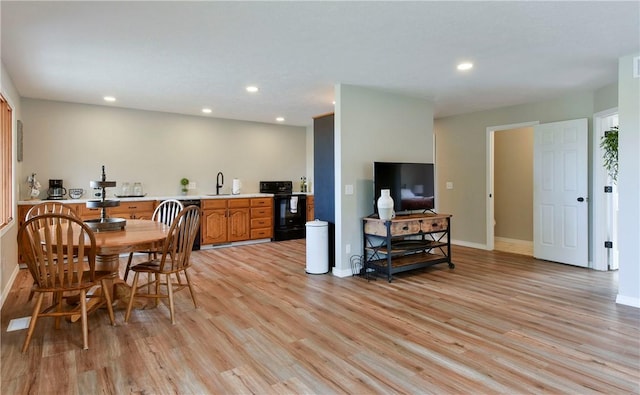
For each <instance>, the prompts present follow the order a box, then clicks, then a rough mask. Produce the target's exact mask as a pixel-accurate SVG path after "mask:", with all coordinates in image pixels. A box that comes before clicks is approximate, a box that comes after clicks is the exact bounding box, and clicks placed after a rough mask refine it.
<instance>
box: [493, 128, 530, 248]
mask: <svg viewBox="0 0 640 395" xmlns="http://www.w3.org/2000/svg"><path fill="white" fill-rule="evenodd" d="M493 177H494V195H493V196H494V201H495V204H494V249H495V250H498V251H504V252H511V253H516V254H521V255H527V256H533V128H532V127H524V128H517V129H508V130H500V131H496V132H495V133H494V173H493Z"/></svg>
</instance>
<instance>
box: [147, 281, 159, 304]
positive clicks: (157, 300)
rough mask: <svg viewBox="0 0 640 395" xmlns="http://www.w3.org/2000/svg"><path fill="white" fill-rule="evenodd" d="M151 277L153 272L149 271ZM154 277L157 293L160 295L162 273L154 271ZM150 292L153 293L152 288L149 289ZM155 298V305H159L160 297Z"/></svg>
mask: <svg viewBox="0 0 640 395" xmlns="http://www.w3.org/2000/svg"><path fill="white" fill-rule="evenodd" d="M149 278H151V273H149ZM153 279H154V281H155V285H156V295H160V275H159V274H158V273H153ZM149 293H151V290H149ZM153 300H154V302H153V303H154V306H155V307H158V302H159V301H160V298H153Z"/></svg>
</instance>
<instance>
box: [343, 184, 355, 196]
mask: <svg viewBox="0 0 640 395" xmlns="http://www.w3.org/2000/svg"><path fill="white" fill-rule="evenodd" d="M344 194H345V195H353V185H351V184H347V185H345V186H344Z"/></svg>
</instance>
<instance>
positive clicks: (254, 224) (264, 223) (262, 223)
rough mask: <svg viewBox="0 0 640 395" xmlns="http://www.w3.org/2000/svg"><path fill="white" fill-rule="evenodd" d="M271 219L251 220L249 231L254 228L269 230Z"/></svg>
mask: <svg viewBox="0 0 640 395" xmlns="http://www.w3.org/2000/svg"><path fill="white" fill-rule="evenodd" d="M271 224H272V222H271V217H269V218H251V229H255V228H270V227H271Z"/></svg>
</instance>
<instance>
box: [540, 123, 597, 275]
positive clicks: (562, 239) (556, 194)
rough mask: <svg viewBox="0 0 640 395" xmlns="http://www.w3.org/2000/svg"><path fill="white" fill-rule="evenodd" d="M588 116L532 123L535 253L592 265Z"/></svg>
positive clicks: (578, 264) (551, 258) (546, 258)
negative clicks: (589, 239)
mask: <svg viewBox="0 0 640 395" xmlns="http://www.w3.org/2000/svg"><path fill="white" fill-rule="evenodd" d="M587 140H588V136H587V119H575V120H571V121H563V122H554V123H546V124H541V125H537V126H535V127H534V148H533V158H534V159H533V162H534V163H533V183H534V188H533V256H534V257H535V258H538V259H545V260H549V261H555V262H562V263H568V264H570V265H576V266H584V267H587V266H588V265H589V262H588V260H589V258H588V248H589V241H588V234H589V226H588V223H589V218H588V215H589V210H588V207H589V205H588V196H587V190H588V189H587V188H588V180H587V179H588V167H587V166H588V164H587V150H588V145H587Z"/></svg>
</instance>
